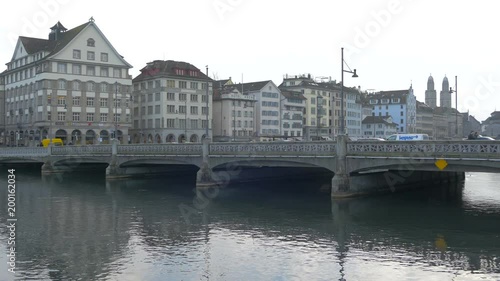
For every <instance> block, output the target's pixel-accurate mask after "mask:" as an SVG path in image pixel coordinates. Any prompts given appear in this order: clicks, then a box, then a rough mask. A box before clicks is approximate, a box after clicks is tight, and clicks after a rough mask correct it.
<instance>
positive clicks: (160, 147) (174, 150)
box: [118, 143, 202, 156]
mask: <svg viewBox="0 0 500 281" xmlns="http://www.w3.org/2000/svg"><path fill="white" fill-rule="evenodd" d="M118 155H200V156H201V155H202V145H201V144H191V143H184V144H126V145H118Z"/></svg>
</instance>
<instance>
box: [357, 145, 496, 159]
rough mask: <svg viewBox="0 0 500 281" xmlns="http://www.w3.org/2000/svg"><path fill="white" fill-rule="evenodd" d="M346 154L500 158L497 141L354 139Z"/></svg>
mask: <svg viewBox="0 0 500 281" xmlns="http://www.w3.org/2000/svg"><path fill="white" fill-rule="evenodd" d="M347 151H348V152H347V153H348V155H384V156H391V155H395V156H398V155H400V156H407V155H409V154H411V155H412V156H419V154H421V155H422V156H434V157H440V156H449V157H460V156H465V157H471V156H481V157H488V158H500V142H499V141H404V142H403V141H396V142H394V141H390V142H389V141H386V142H384V141H381V142H373V141H370V142H366V141H365V142H363V141H355V142H349V143H348V144H347Z"/></svg>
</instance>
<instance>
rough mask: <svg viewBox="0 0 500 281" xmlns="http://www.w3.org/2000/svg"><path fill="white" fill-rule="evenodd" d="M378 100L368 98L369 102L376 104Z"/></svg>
mask: <svg viewBox="0 0 500 281" xmlns="http://www.w3.org/2000/svg"><path fill="white" fill-rule="evenodd" d="M377 103H378V100H370V104H377Z"/></svg>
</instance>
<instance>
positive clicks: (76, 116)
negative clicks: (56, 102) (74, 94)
mask: <svg viewBox="0 0 500 281" xmlns="http://www.w3.org/2000/svg"><path fill="white" fill-rule="evenodd" d="M66 115H67V113H66V112H57V121H66ZM81 115H83V114H82V113H80V112H73V113H72V121H75V122H76V121H84V120H82V119H81ZM96 116H98V118H96ZM108 116H109V114H108V113H100V114H96V113H86V119H85V121H86V122H94V121H97V120H99V122H108ZM113 116H114V120H113V122H122V118H121V116H122V115H121V114H119V113H118V114H114V115H113ZM129 119H130V115H129V114H127V115H126V119H125V121H124V122H129ZM47 120H48V121H51V120H52V114H51V112H47Z"/></svg>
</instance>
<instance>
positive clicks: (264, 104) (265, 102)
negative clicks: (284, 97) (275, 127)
mask: <svg viewBox="0 0 500 281" xmlns="http://www.w3.org/2000/svg"><path fill="white" fill-rule="evenodd" d="M262 106H267V107H279V103H278V102H275V101H263V102H262Z"/></svg>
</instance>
